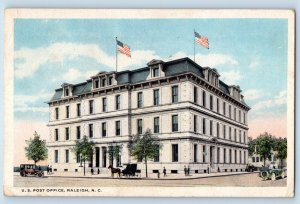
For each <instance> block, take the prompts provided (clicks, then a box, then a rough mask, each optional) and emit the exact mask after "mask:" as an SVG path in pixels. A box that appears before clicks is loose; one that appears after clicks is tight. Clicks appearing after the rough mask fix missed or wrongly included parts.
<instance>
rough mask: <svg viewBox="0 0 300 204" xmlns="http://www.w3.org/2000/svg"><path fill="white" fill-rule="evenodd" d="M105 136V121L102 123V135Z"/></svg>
mask: <svg viewBox="0 0 300 204" xmlns="http://www.w3.org/2000/svg"><path fill="white" fill-rule="evenodd" d="M105 136H106V122H103V123H102V137H105Z"/></svg>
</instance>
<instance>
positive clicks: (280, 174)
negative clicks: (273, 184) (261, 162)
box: [259, 167, 286, 181]
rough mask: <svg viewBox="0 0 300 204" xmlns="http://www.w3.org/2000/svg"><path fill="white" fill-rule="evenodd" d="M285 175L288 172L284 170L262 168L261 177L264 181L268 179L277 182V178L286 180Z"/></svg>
mask: <svg viewBox="0 0 300 204" xmlns="http://www.w3.org/2000/svg"><path fill="white" fill-rule="evenodd" d="M285 173H286V172H285V171H284V170H283V169H279V168H277V169H275V168H268V167H262V168H260V171H259V176H260V177H261V178H262V180H263V181H265V180H268V179H271V180H272V181H275V180H276V179H277V178H285V176H286V174H285Z"/></svg>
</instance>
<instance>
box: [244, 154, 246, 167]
mask: <svg viewBox="0 0 300 204" xmlns="http://www.w3.org/2000/svg"><path fill="white" fill-rule="evenodd" d="M244 164H246V151H244Z"/></svg>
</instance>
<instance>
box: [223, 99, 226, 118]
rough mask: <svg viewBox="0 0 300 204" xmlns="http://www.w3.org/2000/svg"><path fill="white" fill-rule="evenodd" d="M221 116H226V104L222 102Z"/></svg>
mask: <svg viewBox="0 0 300 204" xmlns="http://www.w3.org/2000/svg"><path fill="white" fill-rule="evenodd" d="M223 115H226V103H225V102H223Z"/></svg>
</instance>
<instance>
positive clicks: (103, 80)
mask: <svg viewBox="0 0 300 204" xmlns="http://www.w3.org/2000/svg"><path fill="white" fill-rule="evenodd" d="M103 86H106V79H102V87H103Z"/></svg>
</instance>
